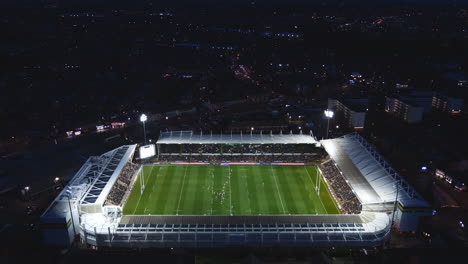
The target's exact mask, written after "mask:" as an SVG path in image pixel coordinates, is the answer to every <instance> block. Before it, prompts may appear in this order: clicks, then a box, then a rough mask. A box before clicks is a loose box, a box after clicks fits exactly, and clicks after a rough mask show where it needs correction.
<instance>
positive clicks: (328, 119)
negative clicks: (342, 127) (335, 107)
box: [324, 109, 335, 138]
mask: <svg viewBox="0 0 468 264" xmlns="http://www.w3.org/2000/svg"><path fill="white" fill-rule="evenodd" d="M324 113H325V117H326V118H327V138H328V130H329V128H330V119H332V118H333V116H334V115H335V113H334V112H333V111H332V110H328V109H327V110H325V111H324Z"/></svg>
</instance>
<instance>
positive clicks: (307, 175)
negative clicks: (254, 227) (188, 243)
mask: <svg viewBox="0 0 468 264" xmlns="http://www.w3.org/2000/svg"><path fill="white" fill-rule="evenodd" d="M143 170H144V171H143V176H144V179H145V180H144V182H145V185H146V186H145V189H144V192H143V195H140V193H141V187H140V177H139V178H138V180H137V182H136V183H135V185H134V187H133V190H132V192H131V193H130V196H129V197H128V199H127V202H126V204H125V206H124V210H123V213H124V214H125V215H148V214H151V215H177V214H178V215H282V214H340V213H341V212H340V210H339V209H338V206H337V205H336V202H335V200H334V199H333V197H332V196H331V194H330V191H329V190H328V188H327V185H326V183H325V182H324V181H323V178H322V176H321V175H320V173H319V171H318V170H317V168H316V167H313V166H268V165H265V166H264V165H261V166H251V165H245V166H238V165H234V166H211V165H146V166H145V167H144V169H143ZM317 177H319V179H320V184H321V187H320V188H321V189H320V190H321V191H320V197H319V196H318V194H317V192H316V191H315V183H316V182H317Z"/></svg>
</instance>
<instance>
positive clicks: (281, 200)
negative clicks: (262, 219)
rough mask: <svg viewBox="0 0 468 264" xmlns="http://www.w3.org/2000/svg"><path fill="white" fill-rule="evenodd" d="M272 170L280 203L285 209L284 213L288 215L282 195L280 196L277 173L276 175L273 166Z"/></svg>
mask: <svg viewBox="0 0 468 264" xmlns="http://www.w3.org/2000/svg"><path fill="white" fill-rule="evenodd" d="M270 169H271V172H272V174H273V179H275V184H276V190H277V191H278V197H279V199H280V202H281V207H283V212H284V213H287V211H286V209H284V204H283V199H281V194H280V191H279V187H278V182H277V181H276V177H275V173H274V170H273V166H272V165H270Z"/></svg>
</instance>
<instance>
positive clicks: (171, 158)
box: [159, 153, 317, 164]
mask: <svg viewBox="0 0 468 264" xmlns="http://www.w3.org/2000/svg"><path fill="white" fill-rule="evenodd" d="M316 159H317V158H316V157H315V156H314V155H303V154H289V155H288V154H258V155H257V154H242V155H232V154H224V155H221V154H219V155H202V154H199V153H197V154H184V155H182V154H161V155H160V156H159V161H160V162H205V163H213V164H216V163H228V162H255V163H297V162H313V161H316Z"/></svg>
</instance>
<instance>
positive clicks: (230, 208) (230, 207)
mask: <svg viewBox="0 0 468 264" xmlns="http://www.w3.org/2000/svg"><path fill="white" fill-rule="evenodd" d="M229 211H230V212H231V215H232V192H231V166H229Z"/></svg>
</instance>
